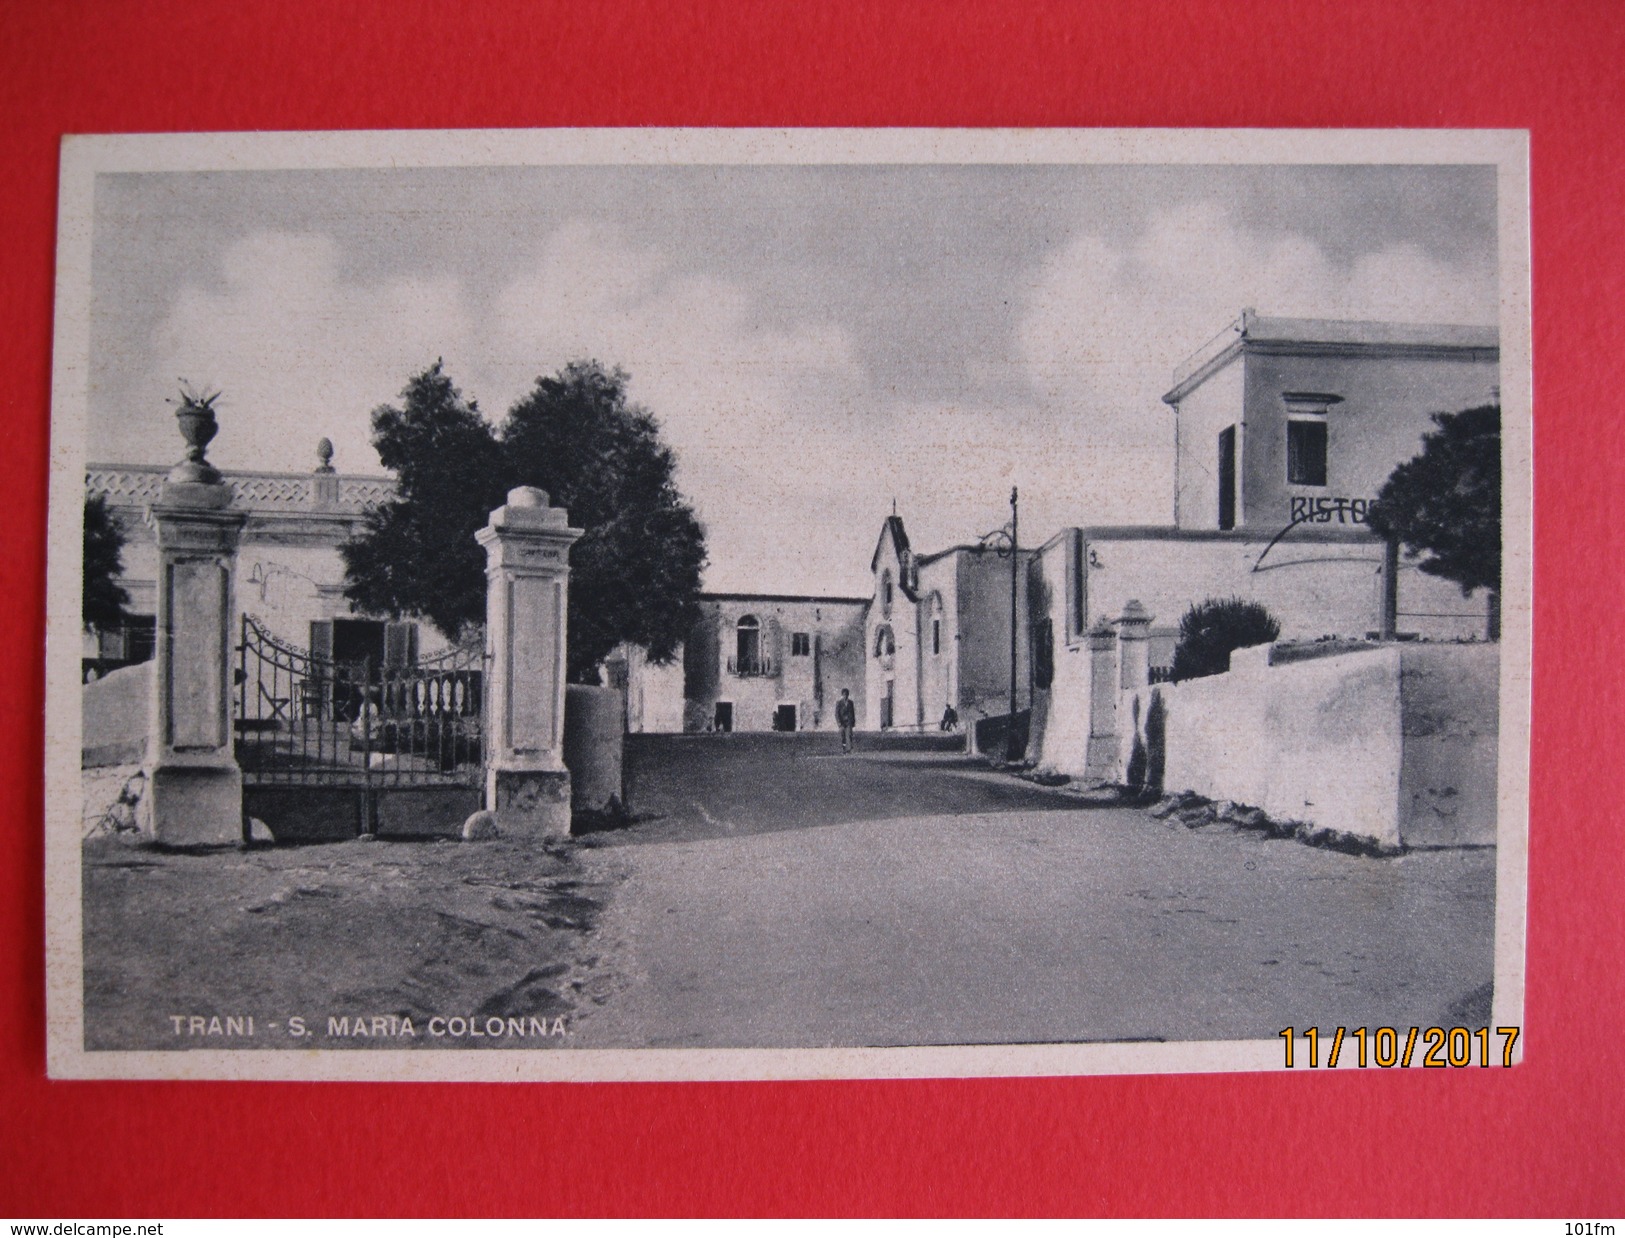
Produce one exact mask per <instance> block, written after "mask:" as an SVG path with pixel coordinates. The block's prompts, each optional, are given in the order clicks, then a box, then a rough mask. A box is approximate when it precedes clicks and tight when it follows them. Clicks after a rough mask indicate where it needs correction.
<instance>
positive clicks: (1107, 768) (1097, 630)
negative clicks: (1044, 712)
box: [1083, 619, 1118, 781]
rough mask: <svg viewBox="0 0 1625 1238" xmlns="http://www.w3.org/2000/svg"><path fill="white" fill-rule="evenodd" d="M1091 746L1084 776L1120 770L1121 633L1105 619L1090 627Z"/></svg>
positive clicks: (1112, 774) (1100, 776)
mask: <svg viewBox="0 0 1625 1238" xmlns="http://www.w3.org/2000/svg"><path fill="white" fill-rule="evenodd" d="M1088 642H1089V750H1088V753H1087V755H1086V757H1085V758H1084V771H1083V773H1084V777H1085V778H1098V779H1102V780H1106V781H1111V780H1113V779H1114V778H1115V776H1116V773H1117V689H1118V669H1117V633H1116V632H1115V631H1113V630H1112V626H1111V624H1109V623H1107V622H1106V620H1104V619H1102V620H1101V621H1100V622H1099V623H1097V624H1095V626H1094V627H1093V628H1091V629H1090V630H1089V636H1088Z"/></svg>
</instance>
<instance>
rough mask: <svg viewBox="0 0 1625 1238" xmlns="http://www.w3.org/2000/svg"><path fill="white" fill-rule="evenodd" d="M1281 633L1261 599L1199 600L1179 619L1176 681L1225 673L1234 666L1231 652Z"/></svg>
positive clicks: (1174, 668)
mask: <svg viewBox="0 0 1625 1238" xmlns="http://www.w3.org/2000/svg"><path fill="white" fill-rule="evenodd" d="M1280 635H1281V625H1280V623H1279V622H1277V620H1276V618H1275V616H1274V615H1272V614H1270V613H1269V611H1267V610H1265V609H1264V608H1263V607H1262V606H1260V605H1259V604H1258V603H1257V602H1244V601H1242V600H1241V599H1240V598H1222V599H1221V598H1209V599H1208V600H1207V601H1205V602H1198V603H1197V604H1196V605H1195V606H1192V607H1191V608H1190V609H1189V610H1188V611H1186V612H1185V616H1184V618H1182V619H1181V620H1180V621H1179V644H1178V645H1176V646H1174V667H1173V678H1174V681H1175V682H1176V683H1177V682H1178V681H1180V680H1183V679H1200V678H1201V677H1202V676H1204V675H1222V674H1224V673H1225V672H1226V671H1228V670H1229V669H1230V655H1231V653H1233V652H1234V651H1235V650H1237V649H1246V648H1249V647H1250V646H1253V645H1267V644H1269V643H1270V642H1271V641H1273V640H1275V639H1276V638H1277V637H1279V636H1280Z"/></svg>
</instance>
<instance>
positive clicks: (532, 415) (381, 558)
mask: <svg viewBox="0 0 1625 1238" xmlns="http://www.w3.org/2000/svg"><path fill="white" fill-rule="evenodd" d="M626 385H627V376H626V374H625V373H624V372H622V371H620V370H607V369H605V368H604V367H603V366H601V365H599V364H598V363H597V362H573V363H572V364H570V365H568V366H566V367H565V368H564V369H563V370H562V371H560V372H559V373H558V374H557V375H554V376H552V377H548V378H539V379H537V381H536V385H535V387H534V388H533V389H532V390H531V391H530V392H529V394H527V395H526V396H525V397H524V398H523V399H521V400H520V401H519V402H518V403H517V404H516V405H514V407H513V409H512V410H511V411H510V412H509V414H508V417H507V419H506V421H505V422H504V423H503V426H502V429H501V432H500V433H497V432H496V431H494V430H493V429H492V427H491V426H490V424H489V423H488V422H486V421H485V419H484V418H483V417H482V416H481V415H480V414H479V411H478V408H477V406H476V404H475V403H474V402H473V401H471V400H469V401H465V400H464V399H463V396H462V394H461V392H460V391H458V389H457V388H456V386H455V385H454V384H453V383H452V382H451V380H450V379H449V378H448V377H447V376H446V375H445V373H444V371H443V368H442V366H441V363H440V362H436V363H435V364H434V365H433V366H431V367H430V368H429V369H428V370H426V371H424V372H423V373H422V374H419V375H417V376H416V377H414V378H413V379H412V380H411V382H409V383H408V384H407V386H406V389H405V390H404V391H403V392H402V393H401V395H402V399H403V407H400V408H396V407H393V406H388V405H386V406H384V407H382V408H379V409H377V410H376V411H375V412H374V413H373V443H374V445H375V446H376V447H377V448H378V455H379V458H380V459H381V460H382V461H383V463H384V465H385V466H386V467H387V468H389V469H391V470H393V471H394V473H395V475H396V477H397V479H398V481H399V493H398V497H397V498H396V499H394V500H393V501H391V502H390V503H388V504H385V505H384V506H383V507H381V508H379V509H378V510H377V511H375V512H374V513H373V514H372V515H371V517H370V518H369V521H368V524H367V527H366V529H365V531H364V532H363V534H362V535H361V536H360V537H359V538H357V539H356V540H355V541H353V542H351V543H350V544H349V545H347V546H346V547H345V548H344V554H345V563H346V568H347V571H348V584H347V587H346V593H347V596H349V597H350V598H351V599H352V600H353V601H355V602H356V603H357V604H358V605H359V606H361V607H363V608H365V609H367V610H369V611H372V612H374V613H384V614H420V615H424V616H426V617H427V618H429V619H430V620H431V621H433V623H434V624H435V626H436V627H438V628H439V629H440V630H441V631H442V632H444V633H446V634H447V635H448V636H456V635H457V634H458V633H459V632H460V631H461V630H462V628H463V627H464V626H465V625H467V624H473V623H479V622H481V621H483V620H484V618H485V552H484V551H483V550H482V549H481V548H480V547H479V546H478V545H477V544H476V543H475V541H474V533H475V531H476V530H478V529H480V528H481V527H483V526H484V524H485V522H486V518H487V516H488V515H489V513H490V512H491V510H492V509H493V508H495V507H498V506H500V505H501V503H502V502H503V500H504V497H505V496H506V494H507V492H508V490H509V489H511V488H512V487H513V486H517V485H527V486H539V487H541V488H542V489H543V490H546V491H547V492H548V495H549V496H550V498H551V500H552V502H553V503H554V504H555V505H557V506H560V507H564V508H566V509H568V511H569V513H570V521H571V523H572V524H574V525H576V526H577V527H579V528H582V529H584V530H585V533H584V534H583V536H582V537H581V539H580V540H579V541H578V542H577V543H576V544H575V546H574V547H573V548H572V550H571V553H570V568H571V571H570V613H569V675H570V677H571V678H572V679H575V680H577V681H580V680H588V679H591V678H592V677H593V674H594V671H595V668H596V667H597V664H598V663H599V662H600V661H601V660H602V659H603V658H604V656H605V655H606V654H608V653H609V652H610V650H611V649H613V648H614V647H615V646H616V645H617V644H619V643H620V642H621V641H631V642H633V643H635V644H639V645H642V646H644V647H645V648H646V649H647V650H648V651H649V656H650V658H651V659H652V660H655V661H662V662H663V661H668V660H670V658H671V657H672V656H673V655H674V654H675V653H676V650H677V647H678V646H679V645H680V644H681V643H682V642H683V640H684V639H685V638H686V637H687V636H688V633H689V630H690V629H691V628H692V627H693V625H694V621H695V619H696V618H697V617H698V613H699V611H698V605H697V596H698V593H699V581H700V571H701V569H702V568H703V567H704V565H705V536H704V532H703V530H702V529H701V528H700V525H699V522H698V521H697V520H695V518H694V514H693V512H692V511H691V510H690V508H689V507H688V505H687V503H685V502H684V500H683V497H682V495H681V494H680V493H679V492H678V490H677V487H676V484H675V481H674V477H673V474H674V471H675V463H676V462H675V459H674V458H673V456H672V453H671V451H670V449H669V448H667V447H666V446H665V445H664V444H663V443H662V442H661V441H660V431H659V426H658V424H657V423H656V421H655V419H654V417H653V416H652V415H651V414H650V413H649V412H648V411H647V410H645V409H643V408H640V407H638V406H636V405H634V404H631V403H630V402H628V400H627V398H626Z"/></svg>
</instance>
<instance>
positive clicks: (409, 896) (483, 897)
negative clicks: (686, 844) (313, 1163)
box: [83, 837, 620, 1049]
mask: <svg viewBox="0 0 1625 1238" xmlns="http://www.w3.org/2000/svg"><path fill="white" fill-rule="evenodd" d="M579 850H580V848H579V845H572V844H563V845H558V844H548V845H545V846H543V845H539V844H537V843H534V842H528V843H527V842H522V841H519V840H509V839H499V840H496V841H492V842H485V843H458V842H434V843H409V842H391V843H384V842H361V841H355V842H345V843H332V844H326V845H313V846H303V847H264V848H259V847H256V848H254V849H252V850H248V851H236V850H224V851H213V852H206V853H204V852H194V853H183V852H175V851H164V850H160V849H156V848H151V847H137V846H132V845H130V844H128V843H126V842H122V841H119V840H116V839H113V838H106V837H98V838H92V839H90V840H88V841H87V842H86V843H85V844H84V852H83V854H84V879H85V899H84V909H85V931H84V942H85V1026H86V1034H85V1041H86V1048H89V1049H187V1048H213V1049H224V1048H234V1049H242V1048H254V1049H275V1048H323V1049H332V1048H343V1047H355V1048H380V1047H386V1046H387V1047H389V1048H412V1047H426V1048H446V1047H476V1046H477V1047H481V1048H505V1047H512V1048H531V1049H535V1048H550V1047H564V1046H565V1045H567V1044H568V1043H569V1041H570V1036H571V1032H572V1025H573V1023H574V1022H575V1020H576V1019H577V1017H578V1016H579V1014H580V1013H581V1012H582V1011H584V1010H585V1009H590V1008H592V1007H593V1006H594V1005H595V1004H599V1003H602V1002H603V1001H605V1000H606V999H607V998H608V997H609V996H610V994H611V993H612V992H613V990H614V988H615V986H616V983H617V980H616V977H615V975H614V973H613V972H612V971H611V970H609V968H608V967H607V966H605V965H604V964H605V962H606V961H605V960H602V959H601V958H600V949H599V945H598V929H599V918H600V912H601V911H602V908H603V905H604V902H605V900H606V898H607V895H608V890H609V887H611V886H613V885H614V884H616V883H617V882H618V880H619V876H620V871H619V869H618V867H617V865H616V864H615V862H614V861H613V860H612V859H610V858H609V857H603V856H599V857H594V858H595V860H597V861H598V862H597V863H595V864H594V865H593V866H592V867H591V871H590V872H589V871H588V870H587V869H586V868H585V867H584V866H583V865H582V864H581V862H580V857H579ZM250 1018H252V1020H253V1022H252V1024H250V1023H249V1022H248V1020H249V1019H250ZM330 1020H332V1021H333V1022H330ZM408 1020H410V1031H408V1030H407V1027H408ZM492 1020H496V1021H497V1022H495V1023H493V1022H492ZM498 1024H500V1027H501V1033H500V1034H499V1035H495V1036H492V1035H488V1034H487V1033H488V1032H489V1031H490V1030H491V1029H492V1028H495V1027H497V1026H498ZM358 1028H360V1029H362V1030H361V1031H359V1032H358V1030H357V1029H358ZM301 1029H302V1031H303V1033H304V1034H303V1035H301V1034H300V1032H301Z"/></svg>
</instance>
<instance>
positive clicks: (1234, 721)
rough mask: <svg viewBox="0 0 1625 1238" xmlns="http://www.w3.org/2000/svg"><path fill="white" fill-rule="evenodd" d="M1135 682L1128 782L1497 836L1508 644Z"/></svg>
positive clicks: (1372, 830) (1398, 829)
mask: <svg viewBox="0 0 1625 1238" xmlns="http://www.w3.org/2000/svg"><path fill="white" fill-rule="evenodd" d="M1269 658H1270V647H1269V646H1260V647H1258V648H1256V649H1244V650H1238V651H1237V652H1236V653H1235V654H1233V655H1232V656H1231V669H1230V673H1229V674H1226V675H1214V676H1210V677H1207V678H1204V679H1193V680H1188V681H1186V682H1184V683H1181V684H1156V685H1143V686H1136V687H1133V688H1128V689H1125V690H1124V691H1123V692H1122V694H1121V696H1120V698H1119V700H1118V703H1117V710H1116V718H1117V723H1118V729H1117V757H1116V768H1115V771H1114V773H1115V776H1116V779H1117V780H1118V781H1120V782H1131V781H1138V780H1140V779H1148V780H1149V781H1150V782H1151V783H1153V784H1154V785H1155V786H1156V787H1157V788H1158V789H1161V790H1166V791H1187V790H1188V791H1194V792H1196V793H1197V794H1199V795H1204V796H1206V797H1208V798H1209V799H1214V800H1231V801H1234V802H1235V803H1238V804H1245V805H1248V806H1251V807H1255V808H1260V809H1262V810H1263V811H1264V812H1265V813H1267V814H1268V815H1269V816H1271V817H1273V818H1275V819H1276V820H1278V821H1283V822H1284V821H1299V822H1305V823H1308V824H1311V825H1313V826H1315V827H1316V828H1318V829H1324V830H1335V831H1338V832H1340V833H1345V834H1349V835H1354V836H1358V837H1361V838H1365V839H1370V840H1372V841H1374V842H1376V843H1379V844H1382V845H1385V846H1401V845H1403V846H1443V845H1491V844H1493V843H1494V842H1495V830H1496V820H1497V814H1496V736H1497V725H1496V724H1497V699H1498V693H1497V678H1498V675H1499V668H1500V661H1499V649H1498V647H1497V646H1494V645H1476V646H1475V645H1435V646H1410V645H1394V644H1390V645H1382V646H1377V647H1374V648H1372V649H1369V650H1362V651H1357V652H1349V653H1339V654H1336V655H1334V656H1331V657H1325V658H1317V659H1310V660H1306V661H1297V662H1292V663H1289V664H1284V665H1279V666H1272V665H1270V661H1269Z"/></svg>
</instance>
